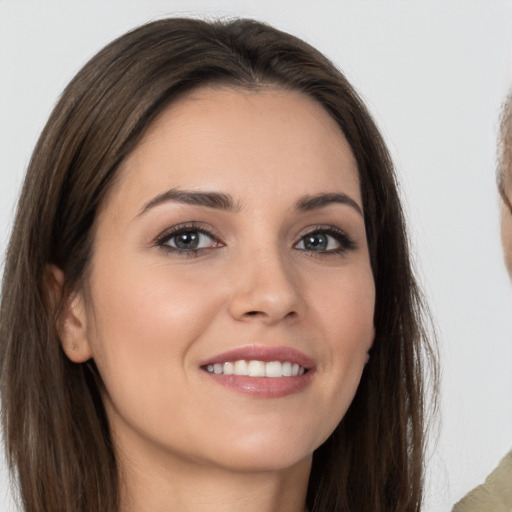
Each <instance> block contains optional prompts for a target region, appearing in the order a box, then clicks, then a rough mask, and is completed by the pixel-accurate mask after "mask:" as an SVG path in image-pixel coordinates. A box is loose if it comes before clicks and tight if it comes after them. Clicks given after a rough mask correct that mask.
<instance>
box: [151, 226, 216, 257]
mask: <svg viewBox="0 0 512 512" xmlns="http://www.w3.org/2000/svg"><path fill="white" fill-rule="evenodd" d="M157 244H158V245H159V246H160V247H163V248H164V249H166V250H168V251H176V252H181V253H193V252H198V251H200V250H201V249H209V248H212V247H220V246H222V244H221V243H220V242H219V241H218V240H217V239H216V238H215V237H214V236H213V235H212V234H210V233H208V232H207V231H205V230H204V229H199V228H196V227H192V226H191V227H183V226H182V227H177V228H175V229H173V230H172V231H170V232H169V231H168V232H167V233H165V234H164V235H163V236H162V237H160V239H159V240H158V242H157Z"/></svg>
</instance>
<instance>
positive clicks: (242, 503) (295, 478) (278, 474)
mask: <svg viewBox="0 0 512 512" xmlns="http://www.w3.org/2000/svg"><path fill="white" fill-rule="evenodd" d="M165 458H167V460H164V457H161V458H160V460H155V459H154V458H153V459H152V460H151V461H150V462H151V463H150V464H146V463H144V461H138V464H136V465H135V464H133V460H132V461H130V464H123V460H122V458H121V460H119V462H120V475H121V508H120V511H121V512H178V511H179V512H196V511H197V512H199V511H201V512H219V511H222V512H239V511H240V510H243V511H244V512H304V511H305V509H306V493H307V485H308V479H309V473H310V469H311V458H308V459H306V460H302V461H300V462H298V463H297V464H295V465H294V466H292V467H289V468H286V469H278V470H275V469H274V470H266V471H239V470H238V471H237V470H233V469H230V468H222V467H216V466H214V465H211V464H201V463H195V462H192V463H191V462H190V461H186V460H180V459H179V457H172V461H171V460H169V458H168V457H165ZM141 462H142V463H141Z"/></svg>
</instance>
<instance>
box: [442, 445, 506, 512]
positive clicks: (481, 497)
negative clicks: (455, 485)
mask: <svg viewBox="0 0 512 512" xmlns="http://www.w3.org/2000/svg"><path fill="white" fill-rule="evenodd" d="M491 510H492V511H493V512H512V451H510V452H509V453H508V454H507V455H506V456H505V457H504V458H503V459H502V461H501V462H500V464H499V466H498V467H497V468H496V469H495V470H494V471H493V472H492V473H491V474H490V475H489V476H488V477H487V479H486V480H485V482H484V483H483V484H482V485H479V486H478V487H477V488H475V489H473V490H472V491H471V492H470V493H469V494H467V495H466V496H464V498H462V499H461V500H460V501H459V502H457V503H456V504H455V506H454V507H453V509H452V512H487V511H491Z"/></svg>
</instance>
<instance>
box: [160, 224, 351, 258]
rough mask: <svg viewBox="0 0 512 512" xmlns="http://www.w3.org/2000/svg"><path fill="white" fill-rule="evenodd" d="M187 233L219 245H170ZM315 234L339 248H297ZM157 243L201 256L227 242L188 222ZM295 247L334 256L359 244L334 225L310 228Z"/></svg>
mask: <svg viewBox="0 0 512 512" xmlns="http://www.w3.org/2000/svg"><path fill="white" fill-rule="evenodd" d="M186 233H200V234H202V235H205V236H207V237H209V238H211V239H212V241H213V242H214V243H216V244H219V245H218V246H216V247H215V246H214V247H202V248H201V247H200V248H195V249H182V248H179V247H173V246H171V245H169V241H170V240H172V239H173V238H176V237H178V236H179V235H181V234H186ZM315 235H328V236H330V237H332V238H334V239H335V240H336V242H337V243H338V244H339V246H340V247H339V248H338V249H331V250H324V251H314V250H311V249H306V248H304V249H297V248H296V246H297V245H298V244H299V243H301V242H302V243H304V240H305V238H306V237H308V236H309V237H313V236H315ZM155 245H156V246H158V247H160V248H161V249H163V250H164V251H166V252H168V253H173V254H180V255H184V256H188V257H196V256H199V255H200V254H201V253H203V252H204V251H208V250H209V249H215V248H219V247H223V246H224V245H225V244H224V242H222V241H221V239H220V237H219V236H218V235H217V234H216V233H214V232H213V230H211V229H207V228H205V227H204V226H200V225H198V224H196V223H193V222H192V223H188V224H180V225H178V226H173V227H172V228H170V229H168V230H166V231H165V232H164V233H162V234H161V235H160V236H159V237H158V238H157V239H156V241H155ZM293 247H294V248H295V249H296V250H298V251H302V252H305V253H307V254H308V255H310V256H314V257H324V256H334V255H340V254H344V253H346V252H349V251H353V250H355V249H357V245H356V243H355V241H354V240H353V239H352V238H351V237H350V236H349V235H348V234H347V233H346V232H344V231H342V230H341V229H338V228H335V227H334V226H329V225H325V226H315V227H314V228H313V229H311V228H309V229H308V230H307V231H305V232H303V233H302V234H301V235H300V237H299V240H298V241H297V242H295V243H294V245H293Z"/></svg>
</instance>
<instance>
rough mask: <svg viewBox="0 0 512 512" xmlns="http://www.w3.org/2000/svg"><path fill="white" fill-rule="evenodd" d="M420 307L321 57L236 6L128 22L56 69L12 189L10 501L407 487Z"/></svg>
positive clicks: (252, 496) (138, 506)
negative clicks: (15, 194) (234, 10)
mask: <svg viewBox="0 0 512 512" xmlns="http://www.w3.org/2000/svg"><path fill="white" fill-rule="evenodd" d="M421 312H422V303H421V299H420V295H419V292H418V289H417V287H416V283H415V281H414V278H413V276H412V272H411V265H410V261H409V254H408V245H407V239H406V234H405V228H404V222H403V216H402V211H401V207H400V203H399V199H398V194H397V188H396V182H395V177H394V174H393V170H392V164H391V161H390V159H389V155H388V152H387V150H386V148H385V145H384V143H383V141H382V138H381V136H380V135H379V133H378V130H377V129H376V127H375V124H374V122H373V121H372V119H371V117H370V116H369V114H368V112H367V111H366V109H365V107H364V105H363V104H362V102H361V100H360V99H359V98H358V96H357V95H356V93H355V92H354V90H353V89H352V87H351V86H350V85H349V84H348V82H347V80H346V79H345V78H344V77H343V75H341V73H340V72H339V71H338V70H336V69H335V68H334V66H333V65H332V64H331V63H330V62H329V61H328V60H327V59H326V58H325V57H323V56H322V55H321V54H320V53H318V52H317V51H316V50H314V49H313V48H311V47H310V46H308V45H307V44H305V43H304V42H302V41H300V40H298V39H296V38H294V37H292V36H290V35H288V34H284V33H282V32H279V31H277V30H275V29H273V28H271V27H268V26H266V25H263V24H261V23H258V22H255V21H248V20H238V21H233V22H228V23H221V22H215V23H206V22H203V21H199V20H191V19H167V20H161V21H157V22H154V23H151V24H148V25H145V26H143V27H140V28H138V29H136V30H134V31H132V32H130V33H128V34H126V35H125V36H123V37H121V38H119V39H118V40H116V41H114V42H113V43H111V44H110V45H108V46H107V47H106V48H105V49H104V50H102V51H101V52H100V53H99V54H98V55H97V56H95V57H94V58H93V59H92V60H91V61H90V62H89V63H88V64H87V65H86V66H85V67H84V68H83V69H82V70H81V71H80V72H79V73H78V75H77V76H76V77H75V78H74V79H73V81H72V82H71V83H70V85H69V86H68V87H67V89H66V90H65V91H64V93H63V95H62V97H61V99H60V101H59V103H58V104H57V106H56V107H55V110H54V112H53V113H52V115H51V117H50V119H49V121H48V124H47V126H46V128H45V129H44V131H43V134H42V135H41V138H40V140H39V142H38V144H37V147H36V149H35V151H34V155H33V157H32V161H31V163H30V166H29V169H28V173H27V177H26V180H25V184H24V187H23V191H22V194H21V198H20V202H19V207H18V212H17V217H16V221H15V225H14V229H13V234H12V238H11V242H10V246H9V250H8V255H7V262H6V266H5V276H4V283H3V293H2V317H1V329H2V330H1V342H2V402H3V419H4V432H5V438H6V444H7V453H8V459H9V461H10V463H11V466H12V468H13V469H14V470H15V471H16V474H17V478H18V481H19V487H20V495H21V499H22V502H23V505H24V507H25V510H28V511H43V510H44V511H49V510H73V511H98V510H105V511H122V512H126V511H131V510H137V511H142V510H148V511H151V512H155V511H159V510H166V511H168V510H196V509H200V510H247V511H250V510H256V509H257V510H280V511H287V510H289V511H292V510H293V511H302V510H305V509H307V510H309V511H311V512H312V511H336V510H340V511H341V510H354V511H356V510H357V511H360V510H373V511H387V510H393V511H394V512H396V511H402V510H403V511H406V510H407V511H409V510H419V509H420V504H421V492H422V466H423V462H422V454H423V445H424V430H423V420H424V405H425V402H424V386H423V361H424V358H425V356H427V358H429V359H430V358H431V351H430V349H429V345H428V342H427V340H426V339H425V336H424V329H423V324H422V318H421ZM370 348H371V357H370V356H369V352H370Z"/></svg>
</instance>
